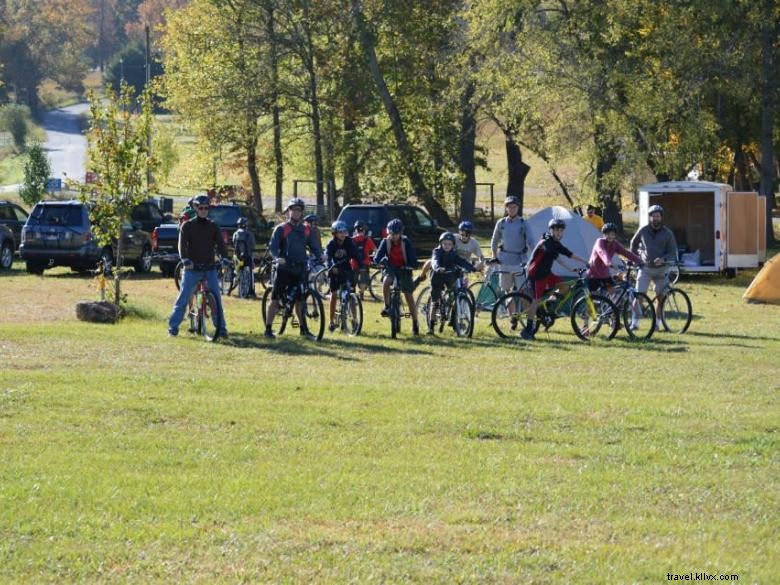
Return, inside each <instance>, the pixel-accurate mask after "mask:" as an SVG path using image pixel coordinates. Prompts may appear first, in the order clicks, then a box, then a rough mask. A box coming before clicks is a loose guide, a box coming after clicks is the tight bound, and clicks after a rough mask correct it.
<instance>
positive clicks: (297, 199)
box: [284, 197, 306, 211]
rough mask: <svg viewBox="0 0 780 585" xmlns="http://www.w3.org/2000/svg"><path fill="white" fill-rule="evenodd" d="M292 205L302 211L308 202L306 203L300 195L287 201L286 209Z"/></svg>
mask: <svg viewBox="0 0 780 585" xmlns="http://www.w3.org/2000/svg"><path fill="white" fill-rule="evenodd" d="M291 207H299V208H300V209H301V211H303V208H304V207H306V203H304V202H303V199H301V198H300V197H294V198H293V199H290V200H289V201H288V202H287V207H285V208H284V210H285V211H287V210H288V209H290V208H291Z"/></svg>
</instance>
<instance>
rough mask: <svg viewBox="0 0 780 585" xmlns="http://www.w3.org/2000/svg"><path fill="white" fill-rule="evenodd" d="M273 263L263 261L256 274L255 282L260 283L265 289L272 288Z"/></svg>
mask: <svg viewBox="0 0 780 585" xmlns="http://www.w3.org/2000/svg"><path fill="white" fill-rule="evenodd" d="M272 268H273V263H272V262H271V260H261V261H260V267H259V268H258V269H257V271H256V272H255V282H259V283H260V286H262V287H263V288H264V289H265V288H268V287H269V286H271V270H272Z"/></svg>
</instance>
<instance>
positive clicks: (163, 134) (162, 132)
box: [152, 126, 179, 184]
mask: <svg viewBox="0 0 780 585" xmlns="http://www.w3.org/2000/svg"><path fill="white" fill-rule="evenodd" d="M152 152H153V153H154V158H155V160H156V161H157V176H158V181H159V182H160V183H163V184H164V183H167V182H168V178H169V177H170V175H171V171H173V168H174V167H175V166H176V165H177V164H178V162H179V149H178V147H177V146H176V135H175V134H174V132H173V130H172V129H171V128H170V127H167V126H155V129H154V134H153V137H152Z"/></svg>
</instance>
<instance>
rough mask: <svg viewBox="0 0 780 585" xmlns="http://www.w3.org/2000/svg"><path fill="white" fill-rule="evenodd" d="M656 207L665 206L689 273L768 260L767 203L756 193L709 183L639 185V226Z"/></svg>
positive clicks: (728, 270) (733, 268)
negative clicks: (651, 208) (650, 209)
mask: <svg viewBox="0 0 780 585" xmlns="http://www.w3.org/2000/svg"><path fill="white" fill-rule="evenodd" d="M651 205H660V206H662V207H663V208H664V211H665V213H664V223H665V224H666V225H667V226H669V227H670V228H671V230H672V231H673V232H674V236H675V238H676V240H677V246H678V248H679V250H680V259H681V260H682V261H683V263H684V265H683V267H682V270H683V271H684V272H725V273H727V274H729V275H733V274H734V273H735V271H736V269H737V268H755V267H756V266H758V265H759V264H762V263H763V262H764V260H766V231H765V229H766V228H765V226H766V202H765V198H764V197H762V196H759V195H758V194H757V193H755V192H751V193H738V192H736V191H733V190H732V188H731V186H729V185H724V184H722V183H708V182H705V181H669V182H666V183H654V184H651V185H644V186H643V187H640V188H639V227H642V226H644V225H646V224H647V223H648V217H647V210H648V208H649V207H650V206H651Z"/></svg>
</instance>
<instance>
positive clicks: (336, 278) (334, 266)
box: [325, 221, 360, 331]
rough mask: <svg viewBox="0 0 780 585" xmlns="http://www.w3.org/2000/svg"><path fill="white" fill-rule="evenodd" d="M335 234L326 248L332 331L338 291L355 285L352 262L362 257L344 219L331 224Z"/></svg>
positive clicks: (332, 232)
mask: <svg viewBox="0 0 780 585" xmlns="http://www.w3.org/2000/svg"><path fill="white" fill-rule="evenodd" d="M330 232H331V234H333V238H331V240H330V242H328V245H327V246H326V248H325V251H326V256H327V257H328V268H329V270H328V279H329V280H330V326H329V327H328V329H329V330H330V331H335V330H336V328H337V327H338V325H336V305H337V303H338V301H339V298H338V297H339V295H338V291H339V289H340V288H341V287H342V286H344V285H345V284H347V283H349V284H351V285H352V286H354V285H355V273H354V272H353V270H352V262H357V261H358V260H359V259H360V253H359V252H358V249H357V246H355V244H354V243H353V242H352V238H350V237H349V235H348V233H349V228H348V227H347V224H346V223H345V222H343V221H334V222H333V224H332V225H331V226H330Z"/></svg>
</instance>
